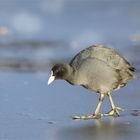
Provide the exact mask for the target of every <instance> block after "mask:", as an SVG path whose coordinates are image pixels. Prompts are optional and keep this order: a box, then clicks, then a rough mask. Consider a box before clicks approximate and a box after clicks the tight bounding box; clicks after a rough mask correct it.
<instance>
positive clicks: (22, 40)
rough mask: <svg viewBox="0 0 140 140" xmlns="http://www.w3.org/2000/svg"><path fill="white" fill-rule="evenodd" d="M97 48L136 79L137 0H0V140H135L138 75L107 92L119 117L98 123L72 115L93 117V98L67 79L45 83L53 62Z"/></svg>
mask: <svg viewBox="0 0 140 140" xmlns="http://www.w3.org/2000/svg"><path fill="white" fill-rule="evenodd" d="M101 43H102V44H106V45H109V46H110V47H112V48H115V49H116V50H118V51H119V52H120V53H121V54H122V55H123V56H124V57H126V58H127V59H128V60H129V61H130V63H132V65H133V66H134V67H136V70H137V75H138V77H139V72H140V1H139V0H0V139H2V140H4V139H5V140H13V139H14V140H16V139H17V140H19V139H23V140H28V139H29V140H32V139H33V140H35V139H40V140H43V139H44V140H45V139H49V140H56V139H60V140H66V139H69V140H72V139H76V140H78V139H80V140H82V139H83V140H85V139H87V140H89V139H92V140H93V139H96V140H102V139H103V140H112V139H113V140H122V139H127V140H131V139H135V140H139V139H140V135H139V129H140V121H139V120H140V119H139V116H140V102H139V99H140V94H139V93H140V88H139V83H140V81H139V78H138V79H137V80H135V81H132V82H130V84H128V86H126V87H125V88H122V89H120V90H119V91H117V93H118V94H113V99H114V101H115V103H117V105H118V106H120V107H122V108H124V109H125V112H124V113H123V115H122V116H121V117H118V118H115V119H112V118H110V119H107V118H105V119H103V120H100V121H95V120H91V121H78V122H77V121H73V120H71V118H70V116H72V115H77V114H91V113H92V112H93V111H94V110H95V108H96V104H97V102H98V95H95V94H87V93H91V92H89V91H87V90H86V89H84V88H82V87H77V86H71V85H69V84H68V83H66V82H65V81H55V83H54V84H52V85H51V86H49V87H48V86H47V80H48V76H49V74H50V69H51V67H52V65H53V64H54V63H56V62H69V61H70V60H71V58H73V56H74V55H75V54H76V53H78V52H79V51H80V50H82V49H84V48H86V47H88V46H91V45H93V44H101ZM109 109H110V108H109V102H108V101H107V100H106V101H105V103H104V106H103V109H102V112H107V111H109ZM136 116H137V117H136Z"/></svg>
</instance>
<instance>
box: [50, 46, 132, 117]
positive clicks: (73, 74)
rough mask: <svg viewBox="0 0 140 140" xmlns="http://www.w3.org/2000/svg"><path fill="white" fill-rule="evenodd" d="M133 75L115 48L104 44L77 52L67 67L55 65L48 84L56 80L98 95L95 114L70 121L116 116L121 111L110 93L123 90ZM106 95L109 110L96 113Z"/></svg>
mask: <svg viewBox="0 0 140 140" xmlns="http://www.w3.org/2000/svg"><path fill="white" fill-rule="evenodd" d="M134 72H135V68H134V67H132V66H131V65H130V63H129V62H128V61H127V60H126V59H125V58H123V57H122V56H121V55H119V54H118V53H117V52H116V51H115V50H114V49H112V48H108V47H106V46H104V45H93V46H91V47H89V48H86V49H85V50H82V51H81V52H79V53H78V54H77V55H76V56H75V57H74V58H73V59H72V60H71V62H70V63H69V64H56V65H54V67H53V68H52V71H51V76H50V78H49V80H48V85H49V84H50V83H52V82H53V81H54V80H55V79H64V80H66V81H68V82H69V83H71V84H72V85H81V86H83V87H85V88H87V89H89V90H91V91H94V92H97V93H100V98H99V103H98V105H97V108H96V110H95V112H94V114H92V115H84V116H74V117H73V119H97V118H100V117H101V116H114V115H117V116H119V112H120V111H122V109H121V108H120V107H116V106H115V104H114V102H113V100H112V96H111V93H112V92H113V91H115V90H117V89H119V88H121V87H124V86H125V85H126V84H127V82H128V81H129V80H131V79H135V74H134ZM105 95H107V96H108V98H109V101H110V103H111V107H112V110H111V111H110V112H108V113H106V114H101V113H99V110H100V107H101V104H102V102H103V100H104V96H105Z"/></svg>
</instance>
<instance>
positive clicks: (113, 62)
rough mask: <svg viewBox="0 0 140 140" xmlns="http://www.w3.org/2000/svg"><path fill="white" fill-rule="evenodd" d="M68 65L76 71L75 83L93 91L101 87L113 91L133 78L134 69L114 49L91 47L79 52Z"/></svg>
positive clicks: (101, 46)
mask: <svg viewBox="0 0 140 140" xmlns="http://www.w3.org/2000/svg"><path fill="white" fill-rule="evenodd" d="M70 65H71V66H72V67H73V68H74V69H75V71H77V72H76V74H78V76H76V79H75V80H77V81H76V82H78V83H79V84H81V85H84V86H85V87H88V88H90V89H91V90H94V91H97V90H99V91H100V90H102V88H100V87H101V86H102V87H103V86H104V88H105V89H108V90H107V91H106V92H108V91H113V90H115V89H117V88H119V87H122V86H124V85H126V83H127V82H128V81H129V80H131V79H134V78H135V74H134V71H135V68H134V67H132V66H131V65H130V63H129V62H128V61H127V60H126V59H125V58H123V57H122V56H120V55H119V54H118V53H117V52H116V51H115V50H114V49H112V48H108V47H106V46H104V45H93V46H91V47H89V48H87V49H85V50H83V51H81V52H79V53H78V54H77V55H76V56H75V57H74V58H73V59H72V61H71V62H70ZM89 79H90V81H89ZM80 82H81V83H80ZM82 82H83V83H82ZM93 82H94V83H93ZM91 83H93V84H91ZM102 83H106V84H103V85H102ZM97 85H100V86H98V87H97ZM103 91H104V90H103Z"/></svg>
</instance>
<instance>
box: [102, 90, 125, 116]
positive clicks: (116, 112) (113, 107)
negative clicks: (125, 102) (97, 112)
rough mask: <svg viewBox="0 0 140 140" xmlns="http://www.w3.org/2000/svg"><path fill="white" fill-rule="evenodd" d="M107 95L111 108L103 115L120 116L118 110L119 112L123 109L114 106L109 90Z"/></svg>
mask: <svg viewBox="0 0 140 140" xmlns="http://www.w3.org/2000/svg"><path fill="white" fill-rule="evenodd" d="M107 96H108V98H109V101H110V104H111V107H112V110H111V111H110V112H109V113H107V114H105V115H106V116H107V115H108V116H114V115H117V116H120V113H119V112H120V111H123V109H121V108H120V107H116V106H115V105H114V102H113V99H112V96H111V93H110V92H108V93H107Z"/></svg>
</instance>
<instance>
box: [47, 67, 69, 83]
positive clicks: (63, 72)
mask: <svg viewBox="0 0 140 140" xmlns="http://www.w3.org/2000/svg"><path fill="white" fill-rule="evenodd" d="M70 68H71V67H70V66H69V65H68V64H55V65H54V66H53V68H52V70H51V76H50V78H49V80H48V85H49V84H51V83H52V82H53V81H54V80H56V79H66V78H67V76H68V75H69V69H70Z"/></svg>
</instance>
